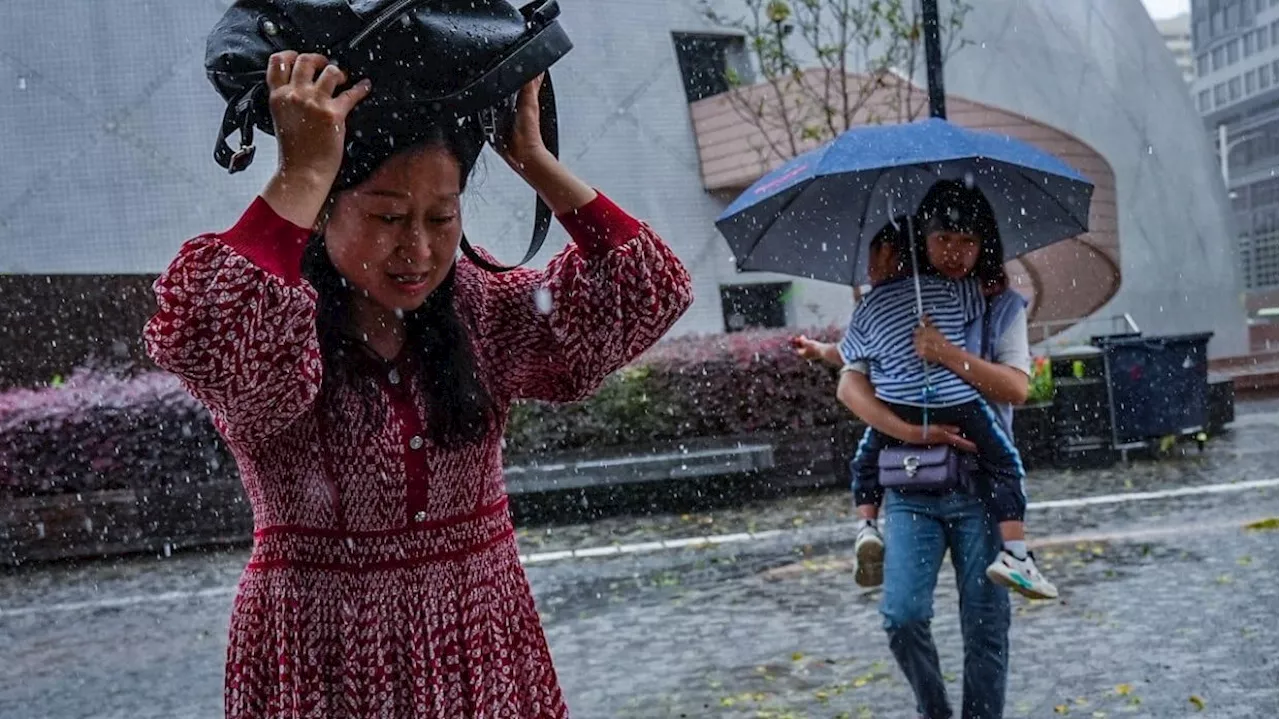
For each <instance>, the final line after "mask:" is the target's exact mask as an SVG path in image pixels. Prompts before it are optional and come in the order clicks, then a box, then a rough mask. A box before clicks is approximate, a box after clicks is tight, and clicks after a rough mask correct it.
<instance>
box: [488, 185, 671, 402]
mask: <svg viewBox="0 0 1280 719" xmlns="http://www.w3.org/2000/svg"><path fill="white" fill-rule="evenodd" d="M559 219H560V222H561V224H563V225H564V227H565V229H566V230H567V231H568V233H569V235H570V237H571V238H572V239H573V243H572V244H571V245H570V246H568V247H567V248H565V249H564V250H563V251H561V252H560V253H559V254H558V255H556V256H555V257H554V258H553V259H552V260H551V262H550V263H549V265H548V266H547V269H546V270H543V271H536V270H514V271H512V272H508V273H504V274H490V273H488V272H481V271H478V270H477V272H476V273H475V275H477V276H478V282H479V284H480V288H479V294H480V302H479V306H478V315H479V316H478V318H477V320H478V321H477V322H476V327H477V332H478V341H477V344H478V352H480V353H482V354H484V355H485V356H486V357H487V359H488V362H489V365H490V367H492V368H493V370H492V375H493V380H492V384H493V385H494V386H495V389H496V390H497V392H498V393H499V394H500V396H501V397H503V398H504V399H506V400H515V399H538V400H545V401H551V402H569V401H575V400H578V399H582V398H583V397H586V396H587V395H589V394H590V393H591V392H593V391H594V390H595V389H596V388H597V387H598V386H599V385H600V383H601V382H602V381H603V380H604V378H605V377H607V376H608V375H609V373H611V372H613V371H614V370H617V369H619V368H620V367H622V366H623V365H625V364H627V363H628V362H630V361H631V360H633V359H635V358H636V357H638V356H639V355H640V354H641V353H642V352H644V351H645V350H647V349H648V348H649V347H651V346H652V345H653V344H654V343H656V342H657V341H658V340H659V339H660V338H661V337H662V336H663V335H664V334H665V333H666V332H667V330H669V329H671V327H672V325H674V324H675V322H676V320H678V319H679V318H680V317H681V315H683V314H684V312H685V310H686V309H688V307H689V305H690V304H691V303H692V302H693V290H692V283H691V280H690V277H689V273H688V272H687V271H686V270H685V268H684V265H682V264H681V263H680V260H679V259H677V258H676V256H675V254H674V253H672V251H671V249H670V248H669V247H667V245H666V244H665V243H664V242H663V241H662V240H661V239H660V238H659V237H658V236H657V234H655V233H654V231H653V230H652V229H650V228H649V227H648V226H647V225H644V224H642V223H641V222H639V221H638V220H636V219H635V218H633V217H631V216H630V215H628V214H627V213H626V212H624V211H623V210H621V209H619V208H618V206H617V205H615V204H614V203H613V202H612V201H610V200H609V199H608V198H606V197H605V196H604V195H599V196H598V197H596V199H595V200H593V201H591V202H590V203H588V204H587V205H586V206H584V207H582V208H580V209H579V210H577V211H575V212H574V213H572V214H569V215H563V216H561V217H560V218H559Z"/></svg>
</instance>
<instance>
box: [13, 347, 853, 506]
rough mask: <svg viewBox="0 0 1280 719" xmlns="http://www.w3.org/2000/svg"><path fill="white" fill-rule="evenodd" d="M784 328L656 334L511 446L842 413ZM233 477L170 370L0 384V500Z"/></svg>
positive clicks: (796, 423) (689, 432) (512, 450)
mask: <svg viewBox="0 0 1280 719" xmlns="http://www.w3.org/2000/svg"><path fill="white" fill-rule="evenodd" d="M793 334H794V332H792V331H762V332H744V333H738V334H732V335H716V336H703V337H682V338H678V339H674V340H670V341H667V342H664V343H662V344H660V345H659V346H657V347H655V348H654V349H653V350H651V351H650V352H649V353H648V354H646V355H645V356H644V357H642V358H641V359H640V360H639V361H637V362H636V363H634V364H633V365H631V366H630V367H627V368H625V369H623V370H622V371H620V372H618V373H616V374H615V375H614V376H612V377H610V378H609V379H608V380H607V381H606V382H605V383H604V385H603V386H602V387H601V388H600V390H599V392H597V393H596V394H595V395H594V396H593V397H591V398H590V399H588V400H586V401H583V402H579V403H576V404H572V405H548V404H542V403H525V404H521V405H518V406H516V407H515V408H514V409H513V412H512V416H511V422H510V424H509V426H508V430H507V452H508V454H512V455H519V454H525V455H527V454H530V453H537V452H548V451H558V450H570V449H579V448H587V447H610V446H619V445H634V444H637V443H644V442H650V441H655V440H658V441H660V440H672V439H686V438H694V437H715V436H726V435H744V434H748V433H752V432H760V431H779V430H802V429H805V428H809V427H821V426H828V425H832V424H835V423H836V422H838V421H840V420H842V419H845V418H847V417H848V414H847V411H846V410H845V409H844V408H843V407H841V406H840V405H839V404H838V403H837V402H836V400H835V387H836V374H835V371H834V370H833V369H831V368H826V367H822V366H820V365H818V364H817V363H810V362H807V361H805V360H802V359H800V358H799V357H798V356H796V354H795V351H794V350H793V349H792V348H791V347H790V344H789V341H790V338H791V337H792V336H793ZM838 335H839V332H838V331H837V330H836V329H835V328H832V329H828V330H821V331H818V332H816V333H811V334H810V336H812V337H814V338H815V339H824V340H828V341H831V340H834V339H836V338H838ZM231 471H234V467H233V462H232V460H231V458H230V455H229V453H228V452H227V450H226V448H225V446H224V445H223V443H222V441H221V438H220V437H218V435H217V432H216V431H215V430H214V428H213V425H212V423H211V422H210V420H209V416H208V413H207V412H206V411H205V410H204V408H203V407H201V406H200V404H199V403H197V402H196V401H195V400H194V399H192V398H191V397H190V395H188V394H187V392H186V391H185V390H184V389H183V388H182V386H181V384H179V383H178V381H177V379H176V378H174V377H173V376H171V375H169V374H166V373H163V372H149V373H144V374H140V375H136V376H132V377H121V376H117V375H113V374H110V373H107V372H102V371H96V370H89V371H82V372H79V373H77V374H75V375H73V376H72V377H71V378H70V379H69V380H68V381H67V382H66V383H65V384H64V385H62V386H59V387H47V388H41V389H16V390H11V391H8V392H0V495H6V494H7V495H10V496H13V495H19V496H27V495H37V494H55V493H63V492H89V491H96V490H104V489H122V488H126V487H139V486H148V487H156V486H162V485H163V483H166V482H181V481H194V480H199V479H204V478H207V477H210V476H215V475H219V474H225V473H227V472H231Z"/></svg>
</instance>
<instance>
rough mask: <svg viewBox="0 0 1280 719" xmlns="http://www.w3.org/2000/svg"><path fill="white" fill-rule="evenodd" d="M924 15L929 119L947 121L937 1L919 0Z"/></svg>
mask: <svg viewBox="0 0 1280 719" xmlns="http://www.w3.org/2000/svg"><path fill="white" fill-rule="evenodd" d="M921 5H922V8H921V9H922V11H923V15H924V18H923V19H924V61H925V70H926V72H927V75H928V80H929V117H937V118H941V119H943V120H945V119H947V95H946V90H945V88H944V87H943V83H942V31H941V30H940V29H939V27H938V0H921Z"/></svg>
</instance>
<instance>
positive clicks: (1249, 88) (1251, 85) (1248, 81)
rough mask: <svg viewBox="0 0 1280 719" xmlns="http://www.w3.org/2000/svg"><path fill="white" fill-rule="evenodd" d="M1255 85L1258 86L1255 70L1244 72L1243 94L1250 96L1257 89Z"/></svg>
mask: <svg viewBox="0 0 1280 719" xmlns="http://www.w3.org/2000/svg"><path fill="white" fill-rule="evenodd" d="M1257 85H1258V72H1257V71H1256V70H1250V71H1249V72H1246V73H1245V74H1244V94H1246V95H1252V94H1253V92H1254V90H1257V89H1258V88H1257Z"/></svg>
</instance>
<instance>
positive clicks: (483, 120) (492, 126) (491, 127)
mask: <svg viewBox="0 0 1280 719" xmlns="http://www.w3.org/2000/svg"><path fill="white" fill-rule="evenodd" d="M480 129H481V130H482V131H483V132H484V139H485V142H488V143H489V144H490V145H493V146H494V147H497V146H498V111H497V110H495V109H494V108H492V107H486V108H485V109H483V110H481V111H480Z"/></svg>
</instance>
